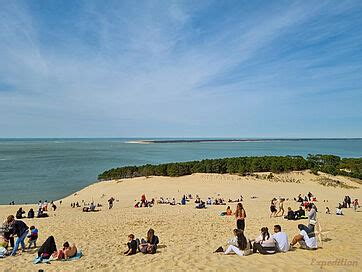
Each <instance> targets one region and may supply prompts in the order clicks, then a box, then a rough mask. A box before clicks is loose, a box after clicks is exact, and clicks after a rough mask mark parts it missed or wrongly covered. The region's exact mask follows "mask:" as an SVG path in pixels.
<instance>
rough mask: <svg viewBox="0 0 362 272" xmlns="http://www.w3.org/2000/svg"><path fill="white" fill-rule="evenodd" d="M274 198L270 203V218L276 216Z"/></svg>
mask: <svg viewBox="0 0 362 272" xmlns="http://www.w3.org/2000/svg"><path fill="white" fill-rule="evenodd" d="M275 201H276V198H273V199H272V200H271V202H270V218H272V217H275V215H276V214H277V208H276V207H275Z"/></svg>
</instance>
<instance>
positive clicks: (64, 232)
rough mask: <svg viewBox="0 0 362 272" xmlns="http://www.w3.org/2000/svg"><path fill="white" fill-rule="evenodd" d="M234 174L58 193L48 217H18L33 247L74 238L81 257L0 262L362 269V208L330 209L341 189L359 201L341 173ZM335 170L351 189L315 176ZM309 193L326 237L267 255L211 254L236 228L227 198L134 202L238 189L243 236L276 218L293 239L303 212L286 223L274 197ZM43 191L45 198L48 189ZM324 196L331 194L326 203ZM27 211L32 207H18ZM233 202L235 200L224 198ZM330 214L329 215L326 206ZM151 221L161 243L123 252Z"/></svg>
mask: <svg viewBox="0 0 362 272" xmlns="http://www.w3.org/2000/svg"><path fill="white" fill-rule="evenodd" d="M266 176H267V173H263V174H259V175H258V176H247V177H240V176H232V175H219V174H194V175H191V176H184V177H178V178H170V177H142V178H134V179H124V180H114V181H107V182H98V183H95V184H93V185H90V186H88V187H86V188H84V189H83V190H81V191H79V192H77V193H75V194H74V195H71V196H68V197H66V198H64V199H63V200H62V204H61V205H60V204H59V201H56V204H57V206H58V209H57V210H56V212H53V211H50V212H49V215H50V216H49V217H48V218H41V219H37V218H35V219H26V218H25V219H24V222H26V224H27V225H28V226H31V225H35V226H36V227H37V228H38V229H39V239H38V246H40V245H41V244H42V242H44V240H45V239H46V238H47V237H48V236H49V235H53V236H54V237H55V240H56V242H57V245H58V246H59V247H60V246H61V244H62V243H63V242H64V241H65V240H67V241H69V242H70V243H73V242H74V243H76V244H77V246H78V248H79V249H81V250H82V251H83V254H84V256H83V257H82V258H81V259H80V260H76V261H66V262H62V261H54V262H52V263H51V264H38V265H34V264H33V263H32V260H33V259H34V256H35V253H36V250H30V252H26V253H22V255H21V256H15V257H7V258H5V259H1V260H0V270H1V271H38V270H39V269H43V270H44V271H87V270H95V271H142V270H143V271H145V270H148V271H157V270H166V269H167V270H170V271H240V270H242V269H246V270H247V271H249V270H255V271H280V270H288V271H301V270H302V269H303V271H322V270H323V271H325V270H330V271H360V270H361V267H362V264H361V261H360V260H359V258H360V252H361V250H360V249H361V247H362V237H361V236H360V235H359V231H360V225H361V223H362V213H361V211H362V209H360V211H359V212H354V211H353V209H344V213H345V215H344V216H336V215H335V214H334V213H335V207H336V205H337V204H338V203H339V202H342V200H343V198H344V196H345V195H350V196H351V198H352V199H354V198H358V199H359V200H361V199H362V191H361V188H360V185H359V184H358V183H356V182H354V181H353V180H350V179H349V178H346V177H340V176H337V177H332V176H329V175H326V174H321V175H320V176H316V175H313V174H310V173H309V172H308V171H304V172H293V173H286V174H279V175H274V177H273V178H272V179H267V178H266ZM325 178H331V179H334V180H339V181H342V182H344V183H345V184H346V185H349V186H355V187H357V188H356V189H346V188H340V187H331V186H330V187H328V186H323V185H320V184H319V183H318V181H319V180H320V179H325ZM309 191H310V192H312V193H313V194H314V195H315V196H316V197H317V199H318V202H316V205H317V207H318V215H317V217H318V221H319V223H320V224H321V227H322V233H323V240H324V241H323V243H322V244H319V246H320V248H319V249H318V250H316V251H309V250H302V249H299V248H298V247H297V248H296V249H295V250H293V251H289V252H287V253H277V254H274V255H270V256H265V255H261V254H252V255H250V256H245V257H239V256H236V255H230V256H225V255H224V254H222V253H213V251H214V250H215V249H216V248H218V247H219V246H223V247H224V248H225V245H226V241H227V240H228V239H229V238H231V237H232V236H233V235H232V230H233V229H234V228H235V218H234V216H220V213H221V212H223V211H225V209H226V206H216V205H213V206H208V207H207V209H203V210H197V209H195V204H194V203H193V201H192V202H188V204H187V205H186V206H180V205H176V206H171V205H160V204H156V205H155V206H154V207H152V208H134V207H133V206H134V204H135V203H136V200H137V201H138V200H139V199H140V197H141V195H142V194H143V193H145V194H146V196H147V198H148V199H151V198H153V197H154V198H156V199H157V198H159V197H161V196H163V197H165V198H166V197H168V198H172V197H175V198H176V199H177V200H178V201H180V198H181V197H182V195H183V194H189V193H190V194H192V195H193V196H195V195H196V194H198V195H199V196H200V197H201V198H202V199H204V200H205V199H206V198H207V197H209V196H210V197H217V196H218V195H219V196H220V197H222V198H224V199H225V200H228V199H229V198H230V199H236V198H238V197H239V196H240V195H242V196H243V197H244V201H243V204H244V207H245V209H246V212H247V218H246V229H245V234H246V236H247V237H248V238H249V239H254V238H255V237H256V236H257V235H258V234H259V230H260V228H261V227H263V226H267V227H268V228H269V230H271V231H272V229H273V225H275V224H280V225H281V226H282V229H283V231H285V232H286V233H287V234H288V237H289V240H291V239H292V237H293V236H294V235H295V234H297V233H298V229H297V224H299V223H303V224H307V220H299V221H288V220H285V219H283V218H281V217H278V218H269V206H270V200H271V199H272V198H273V197H285V198H288V199H289V200H287V201H286V203H285V210H286V209H287V207H292V209H293V210H296V209H297V208H298V207H299V203H297V202H295V201H294V200H293V198H294V197H296V196H297V195H298V194H302V195H305V194H307V193H308V192H309ZM110 197H114V198H115V199H116V202H115V204H114V207H113V209H111V210H108V203H107V200H108V199H109V198H110ZM44 198H46V196H44ZM82 200H84V201H85V202H87V203H89V202H91V201H95V202H96V203H100V204H101V205H102V207H100V211H98V212H91V213H84V212H82V208H71V206H70V204H71V203H72V202H77V201H78V202H79V203H82ZM324 200H325V201H328V202H324ZM21 206H22V207H23V208H24V210H25V211H28V210H29V209H30V208H31V207H33V208H36V207H37V206H36V205H35V204H34V205H21ZM230 206H231V208H232V210H233V211H234V210H235V207H236V203H230ZM326 206H328V207H329V208H330V209H331V212H332V214H325V212H324V211H325V207H326ZM19 207H20V206H18V205H15V206H8V205H2V206H0V218H2V220H3V219H5V218H6V216H7V215H9V214H15V212H16V210H17V209H18V208H19ZM151 227H152V228H153V229H155V234H156V235H158V237H159V239H160V245H159V248H158V250H157V253H156V254H155V255H143V254H142V253H138V254H136V255H134V256H124V255H123V252H124V251H125V250H126V245H125V244H126V242H127V235H128V234H130V233H133V234H135V236H136V237H138V238H142V237H145V236H146V233H147V230H148V229H149V228H151Z"/></svg>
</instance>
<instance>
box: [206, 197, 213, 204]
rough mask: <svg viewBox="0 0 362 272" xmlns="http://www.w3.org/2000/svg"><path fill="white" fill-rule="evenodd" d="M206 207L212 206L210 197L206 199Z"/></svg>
mask: <svg viewBox="0 0 362 272" xmlns="http://www.w3.org/2000/svg"><path fill="white" fill-rule="evenodd" d="M206 205H212V200H211V197H208V198H207V201H206Z"/></svg>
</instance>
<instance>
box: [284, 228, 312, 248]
mask: <svg viewBox="0 0 362 272" xmlns="http://www.w3.org/2000/svg"><path fill="white" fill-rule="evenodd" d="M298 229H299V230H300V232H299V234H297V235H296V236H294V238H293V240H292V242H291V243H290V247H293V246H294V245H295V244H296V243H299V244H300V245H301V248H303V249H316V248H317V247H318V246H317V238H316V237H315V234H314V233H307V231H306V229H305V226H304V225H303V224H299V225H298Z"/></svg>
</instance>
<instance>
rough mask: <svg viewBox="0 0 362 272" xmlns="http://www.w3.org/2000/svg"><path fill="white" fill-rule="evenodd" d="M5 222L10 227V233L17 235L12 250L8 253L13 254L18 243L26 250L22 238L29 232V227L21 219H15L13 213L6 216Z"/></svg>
mask: <svg viewBox="0 0 362 272" xmlns="http://www.w3.org/2000/svg"><path fill="white" fill-rule="evenodd" d="M7 223H8V224H9V225H10V226H11V227H12V235H16V236H17V237H18V238H17V239H16V241H15V245H14V248H13V251H12V252H11V254H10V255H11V256H15V254H16V251H17V250H18V248H19V245H21V247H22V248H23V251H25V250H26V247H25V242H24V240H25V238H26V236H27V235H28V233H29V227H28V226H27V225H26V224H25V223H24V222H23V221H21V220H15V218H14V216H13V215H9V216H8V218H7Z"/></svg>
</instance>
